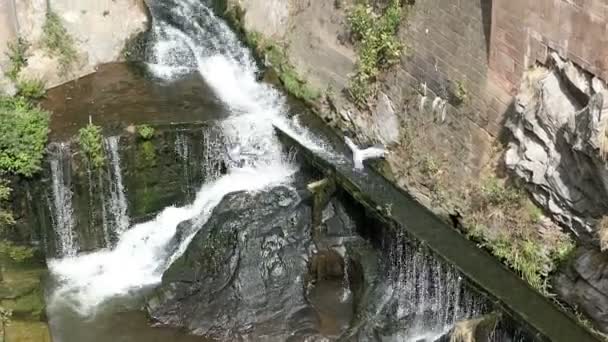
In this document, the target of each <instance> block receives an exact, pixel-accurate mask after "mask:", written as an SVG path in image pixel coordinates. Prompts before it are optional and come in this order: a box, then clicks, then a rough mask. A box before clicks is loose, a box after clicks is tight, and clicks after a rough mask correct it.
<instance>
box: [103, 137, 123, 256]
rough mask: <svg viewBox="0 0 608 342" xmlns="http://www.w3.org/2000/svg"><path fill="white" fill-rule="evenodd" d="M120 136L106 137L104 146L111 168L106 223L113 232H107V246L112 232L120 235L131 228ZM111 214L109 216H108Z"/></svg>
mask: <svg viewBox="0 0 608 342" xmlns="http://www.w3.org/2000/svg"><path fill="white" fill-rule="evenodd" d="M119 141H120V137H109V138H105V139H104V147H105V150H106V156H107V157H108V162H109V164H110V168H109V170H108V178H109V183H110V187H109V190H108V191H109V198H108V199H107V200H105V201H104V207H105V208H107V209H105V215H106V219H104V221H105V222H104V225H107V226H108V227H109V229H111V230H112V231H111V232H107V233H106V243H107V244H106V246H110V244H109V243H108V242H110V240H111V238H110V236H109V235H110V234H116V235H120V234H121V233H123V232H124V231H126V230H127V229H128V228H129V216H128V215H127V198H126V196H125V189H124V185H123V183H122V171H121V168H120V155H119V154H118V143H119ZM108 214H109V216H108Z"/></svg>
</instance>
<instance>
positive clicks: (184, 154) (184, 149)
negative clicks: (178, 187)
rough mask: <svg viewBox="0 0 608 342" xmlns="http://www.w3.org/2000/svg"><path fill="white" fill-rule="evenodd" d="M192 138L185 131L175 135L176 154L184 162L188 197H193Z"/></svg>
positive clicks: (185, 188)
mask: <svg viewBox="0 0 608 342" xmlns="http://www.w3.org/2000/svg"><path fill="white" fill-rule="evenodd" d="M190 144H191V142H190V139H189V138H188V136H187V135H185V134H184V133H183V132H181V131H178V132H177V134H176V135H175V142H174V146H175V154H176V155H177V156H178V158H179V162H180V163H181V164H182V177H183V178H184V180H185V182H184V184H185V186H184V193H185V194H186V196H187V198H188V199H191V198H192V192H191V188H192V176H191V172H190V153H191V152H190Z"/></svg>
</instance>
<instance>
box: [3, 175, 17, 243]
mask: <svg viewBox="0 0 608 342" xmlns="http://www.w3.org/2000/svg"><path fill="white" fill-rule="evenodd" d="M11 192H12V189H11V188H10V187H9V186H8V185H7V183H6V182H5V181H4V180H2V179H0V233H2V232H4V231H5V229H6V228H7V227H10V226H12V225H13V224H15V219H14V217H13V213H12V212H11V210H10V209H9V207H8V200H9V198H10V196H11Z"/></svg>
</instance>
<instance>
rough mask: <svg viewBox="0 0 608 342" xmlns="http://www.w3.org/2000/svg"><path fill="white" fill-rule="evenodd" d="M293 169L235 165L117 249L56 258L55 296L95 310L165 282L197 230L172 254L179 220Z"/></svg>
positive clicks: (205, 211)
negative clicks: (169, 251)
mask: <svg viewBox="0 0 608 342" xmlns="http://www.w3.org/2000/svg"><path fill="white" fill-rule="evenodd" d="M293 172H294V169H293V168H292V167H290V166H289V165H279V164H276V165H272V164H271V165H267V166H264V167H260V168H258V169H251V168H244V169H236V170H232V171H230V172H229V173H228V174H227V175H224V176H222V177H220V178H219V179H217V180H216V181H213V182H211V183H208V184H206V185H204V186H203V187H202V188H201V189H200V190H199V192H198V194H197V196H196V199H195V201H194V202H193V203H192V204H190V205H187V206H184V207H179V208H178V207H168V208H165V209H164V210H163V211H162V212H161V213H160V214H159V215H158V216H157V217H156V218H155V219H154V220H152V221H149V222H144V223H141V224H138V225H135V226H134V227H133V228H131V229H130V230H128V231H126V232H125V233H124V234H123V235H121V237H120V241H119V242H118V244H117V245H116V247H115V248H113V249H107V250H101V251H97V252H94V253H91V254H86V255H80V256H78V257H68V258H63V259H58V260H51V261H50V262H49V269H50V270H51V272H52V274H53V275H54V276H55V277H56V279H57V280H58V282H59V286H58V287H57V290H56V291H55V292H54V293H53V296H52V297H51V302H53V301H55V300H57V299H64V300H66V299H67V301H68V302H70V303H71V304H72V305H73V306H74V308H75V309H76V310H78V312H79V313H81V314H83V315H89V314H91V313H93V312H94V310H95V308H96V307H97V306H98V305H99V304H101V303H102V302H104V301H105V300H107V299H109V298H111V297H114V296H117V295H125V294H128V293H129V291H132V290H133V289H137V288H141V287H144V286H148V285H154V284H157V283H159V282H160V280H161V277H162V274H163V272H164V271H165V270H166V268H167V267H168V266H170V261H172V260H173V259H175V258H176V257H177V256H178V255H179V254H181V253H183V251H184V250H185V247H187V244H188V243H189V242H190V240H191V238H192V236H193V235H194V233H193V234H192V236H189V237H186V239H184V242H183V243H182V245H183V246H180V248H179V250H178V253H176V254H175V255H170V256H167V254H166V251H167V249H168V248H169V247H170V246H169V245H168V244H169V242H170V241H171V238H172V237H173V236H174V235H175V232H176V228H177V225H178V224H179V223H181V222H183V221H185V220H189V219H192V218H194V217H197V216H199V215H201V214H202V215H201V216H200V217H201V223H204V222H205V221H206V220H207V219H208V218H209V216H210V214H211V211H212V210H213V208H215V206H216V205H217V204H218V203H219V202H220V201H221V200H222V198H223V197H224V196H225V195H227V194H229V193H231V192H234V191H242V190H248V191H255V190H262V189H264V188H266V187H269V186H273V185H278V184H280V183H283V182H286V181H288V180H289V177H290V175H291V174H292V173H293Z"/></svg>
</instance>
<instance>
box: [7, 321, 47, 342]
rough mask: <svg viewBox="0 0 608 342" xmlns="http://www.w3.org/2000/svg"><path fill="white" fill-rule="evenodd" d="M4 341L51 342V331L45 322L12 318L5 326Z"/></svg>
mask: <svg viewBox="0 0 608 342" xmlns="http://www.w3.org/2000/svg"><path fill="white" fill-rule="evenodd" d="M6 341H10V342H33V341H35V342H51V333H50V330H49V326H48V324H47V323H46V322H31V321H15V320H14V321H11V323H10V325H9V326H7V327H6Z"/></svg>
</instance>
